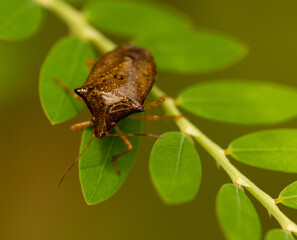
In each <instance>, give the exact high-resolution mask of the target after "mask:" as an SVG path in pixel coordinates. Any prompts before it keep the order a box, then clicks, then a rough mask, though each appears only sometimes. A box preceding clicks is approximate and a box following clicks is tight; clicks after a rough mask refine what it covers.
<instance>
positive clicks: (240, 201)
mask: <svg viewBox="0 0 297 240" xmlns="http://www.w3.org/2000/svg"><path fill="white" fill-rule="evenodd" d="M216 211H217V216H218V220H219V224H220V226H221V228H222V230H223V233H224V235H225V237H226V239H228V240H239V239H240V240H251V239H253V240H258V239H260V238H261V224H260V220H259V217H258V214H257V212H256V210H255V208H254V206H253V204H252V202H251V201H250V200H249V198H248V197H247V196H246V195H245V193H244V192H243V191H242V190H240V189H239V188H238V187H236V186H235V185H233V184H225V185H223V186H222V187H221V189H220V191H219V193H218V196H217V202H216Z"/></svg>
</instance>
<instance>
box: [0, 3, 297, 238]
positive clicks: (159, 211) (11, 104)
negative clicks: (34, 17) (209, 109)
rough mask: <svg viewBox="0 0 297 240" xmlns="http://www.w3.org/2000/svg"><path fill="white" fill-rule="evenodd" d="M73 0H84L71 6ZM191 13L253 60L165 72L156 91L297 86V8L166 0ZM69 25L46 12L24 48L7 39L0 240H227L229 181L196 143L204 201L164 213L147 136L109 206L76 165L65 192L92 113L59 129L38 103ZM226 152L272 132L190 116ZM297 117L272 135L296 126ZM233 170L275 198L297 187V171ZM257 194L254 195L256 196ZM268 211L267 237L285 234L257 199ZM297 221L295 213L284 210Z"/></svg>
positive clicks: (155, 125)
mask: <svg viewBox="0 0 297 240" xmlns="http://www.w3.org/2000/svg"><path fill="white" fill-rule="evenodd" d="M72 1H73V2H81V1H78V0H72ZM160 2H166V3H168V4H171V5H172V6H175V7H176V8H178V9H180V10H182V11H184V12H185V13H186V14H188V15H189V16H190V17H191V18H193V19H194V20H195V22H196V25H197V26H199V27H203V28H209V29H212V30H216V31H219V32H222V33H226V34H230V35H233V36H235V37H238V38H240V39H242V40H244V41H245V42H246V43H247V44H248V45H249V47H250V54H249V55H248V56H247V57H246V58H245V59H244V60H243V61H241V62H240V63H238V64H236V65H234V66H233V67H230V68H228V69H226V70H223V71H219V72H216V73H213V74H203V75H198V76H182V75H173V74H164V73H159V77H158V80H157V81H158V85H159V86H160V87H161V88H162V89H164V90H165V91H166V92H168V93H169V94H170V95H172V96H175V95H176V94H177V93H178V92H179V90H180V89H182V88H183V87H185V86H186V85H190V84H193V83H196V82H199V81H205V80H208V79H217V78H243V79H254V80H257V79H258V80H265V81H271V82H279V83H284V84H289V85H293V86H295V87H297V68H296V56H297V44H296V43H297V31H296V23H297V14H296V9H297V2H296V1H294V0H284V1H282V2H280V1H268V0H263V1H254V0H252V1H243V0H225V1H221V0H183V1H172V0H166V1H165V0H163V1H161V0H160ZM67 32H68V31H67V28H66V27H65V25H64V24H63V23H62V22H60V21H59V20H58V19H57V18H56V17H55V16H53V15H51V14H49V13H48V14H47V17H46V19H45V21H44V26H43V28H42V30H41V31H39V32H38V33H37V34H36V35H35V36H34V37H32V38H30V39H27V40H25V41H22V42H4V41H0V52H1V54H0V66H1V67H0V79H1V80H0V81H1V89H2V92H1V95H0V101H1V104H0V109H1V136H2V137H1V140H0V141H1V168H0V187H1V190H2V194H1V199H0V208H1V217H0V226H1V228H0V229H1V231H0V239H32V240H35V239H129V240H130V239H144V240H145V239H223V236H222V234H221V231H220V229H219V227H218V223H217V220H216V216H215V198H216V194H217V192H218V190H219V188H220V186H221V185H222V184H223V183H226V182H230V180H229V178H228V177H227V175H226V174H225V173H224V172H223V171H222V170H219V169H218V168H217V167H216V163H215V161H214V160H213V159H212V158H211V157H210V156H209V155H208V154H207V153H206V152H205V151H204V150H203V149H201V148H200V147H199V146H198V150H199V153H200V156H201V159H202V168H203V178H202V185H201V188H200V190H199V194H198V196H197V198H196V199H195V200H194V201H193V202H191V203H188V204H184V205H181V206H174V207H173V206H166V205H164V204H163V203H162V202H161V200H160V199H159V197H158V196H157V194H156V192H155V190H154V189H153V186H152V184H151V180H150V177H149V174H148V160H149V153H150V149H151V147H152V145H153V142H154V140H153V139H143V141H142V147H141V151H140V155H139V157H138V159H137V162H136V164H135V166H134V168H133V170H132V172H131V174H130V176H129V177H128V179H127V181H126V182H125V184H124V186H123V187H122V188H121V190H120V191H119V192H118V193H117V194H116V195H115V196H113V197H112V198H111V199H109V200H108V201H106V202H103V203H101V204H99V205H95V206H87V205H86V204H85V202H84V199H83V196H82V193H81V189H80V185H79V180H78V174H77V168H76V169H75V170H72V172H71V173H70V174H69V176H68V177H67V179H66V180H65V182H64V183H63V185H62V186H61V187H60V188H57V187H56V182H57V180H58V179H59V177H60V176H61V174H62V172H63V170H64V168H65V167H66V166H67V165H68V164H69V162H71V161H72V160H73V159H74V158H75V157H76V156H77V154H78V147H79V144H80V133H74V132H71V131H70V130H69V126H70V125H71V124H72V123H75V122H78V121H81V120H85V119H86V117H88V112H87V111H85V112H84V113H83V114H81V115H80V116H79V117H77V118H75V119H73V120H72V121H70V122H67V123H63V124H61V125H57V126H51V125H50V123H49V121H48V120H47V119H46V117H45V115H44V113H43V111H42V109H41V106H40V102H39V96H38V75H39V70H40V66H41V64H42V62H43V60H44V58H45V56H46V54H47V52H48V51H49V49H50V47H51V46H52V45H53V44H54V43H55V42H56V41H57V39H59V38H60V37H61V36H64V35H65V34H67ZM189 117H190V119H191V120H192V121H193V122H194V123H195V124H197V126H199V128H200V129H201V130H202V131H204V132H205V133H206V134H207V135H208V136H209V137H211V138H212V139H213V140H215V141H216V142H217V143H218V144H220V145H221V146H222V147H226V146H227V144H228V143H229V142H230V141H231V140H232V139H234V138H235V137H238V136H241V135H243V134H245V133H249V132H253V131H256V130H260V129H264V127H251V126H244V127H243V126H236V125H230V124H223V123H217V122H212V121H208V120H205V119H201V118H196V117H192V116H189ZM296 125H297V120H294V121H290V122H288V123H285V124H279V125H276V126H270V127H265V129H267V128H284V127H291V128H294V127H296ZM175 129H176V127H175V125H174V124H173V123H171V122H170V121H160V122H149V123H146V130H145V131H146V132H152V133H156V134H161V133H164V132H166V131H169V130H175ZM234 164H235V165H236V166H237V167H238V168H239V169H240V170H241V171H242V172H243V173H244V174H246V175H247V176H249V177H250V179H251V180H253V181H254V182H255V183H256V184H257V185H258V186H259V187H261V188H263V189H264V190H265V191H266V192H267V193H269V194H271V195H272V196H273V197H277V195H278V193H279V191H280V190H282V188H283V187H285V186H286V185H288V184H289V183H291V182H293V181H295V180H296V174H285V173H277V172H272V171H265V170H260V169H256V168H253V167H248V166H245V165H243V164H240V163H237V162H234ZM249 196H250V195H249ZM251 199H252V201H253V202H254V203H255V206H256V209H257V211H258V213H259V214H260V218H261V222H262V227H263V232H266V231H267V230H268V229H271V228H275V227H278V224H277V223H276V221H275V220H274V219H273V218H270V217H269V215H268V213H267V211H266V210H265V209H264V208H263V207H262V206H261V205H260V204H259V203H258V202H257V201H254V199H253V198H251ZM280 207H281V209H283V211H284V212H285V213H286V214H287V215H288V216H289V217H291V218H292V220H294V221H295V222H296V221H297V214H296V212H295V211H294V210H290V209H287V208H284V207H282V206H280Z"/></svg>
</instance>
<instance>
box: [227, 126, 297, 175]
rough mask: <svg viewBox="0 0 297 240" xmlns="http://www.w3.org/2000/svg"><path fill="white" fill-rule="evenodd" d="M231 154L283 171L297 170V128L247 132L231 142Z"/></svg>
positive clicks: (253, 164)
mask: <svg viewBox="0 0 297 240" xmlns="http://www.w3.org/2000/svg"><path fill="white" fill-rule="evenodd" d="M228 152H229V154H230V155H231V156H232V157H233V158H234V159H236V160H237V161H239V162H242V163H245V164H248V165H251V166H254V167H259V168H264V169H268V170H275V171H282V172H297V161H296V159H297V130H296V129H277V130H265V131H260V132H255V133H251V134H247V135H245V136H242V137H240V138H237V139H235V140H234V141H232V142H231V144H230V145H229V147H228Z"/></svg>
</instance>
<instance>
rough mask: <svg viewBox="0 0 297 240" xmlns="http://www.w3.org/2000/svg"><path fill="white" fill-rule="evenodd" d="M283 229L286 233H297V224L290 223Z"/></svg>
mask: <svg viewBox="0 0 297 240" xmlns="http://www.w3.org/2000/svg"><path fill="white" fill-rule="evenodd" d="M283 229H284V231H287V232H290V233H291V232H294V233H297V226H296V225H295V224H291V223H289V224H288V225H286V226H285V227H284V228H283Z"/></svg>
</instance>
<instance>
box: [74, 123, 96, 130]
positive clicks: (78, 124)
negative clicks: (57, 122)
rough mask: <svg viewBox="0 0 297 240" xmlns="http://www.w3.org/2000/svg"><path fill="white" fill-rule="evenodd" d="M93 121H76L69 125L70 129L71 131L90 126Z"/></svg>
mask: <svg viewBox="0 0 297 240" xmlns="http://www.w3.org/2000/svg"><path fill="white" fill-rule="evenodd" d="M93 124H94V123H93V122H92V121H85V122H81V123H76V124H73V125H71V126H70V129H71V130H72V131H77V130H80V129H84V128H86V127H90V126H92V125H93Z"/></svg>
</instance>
